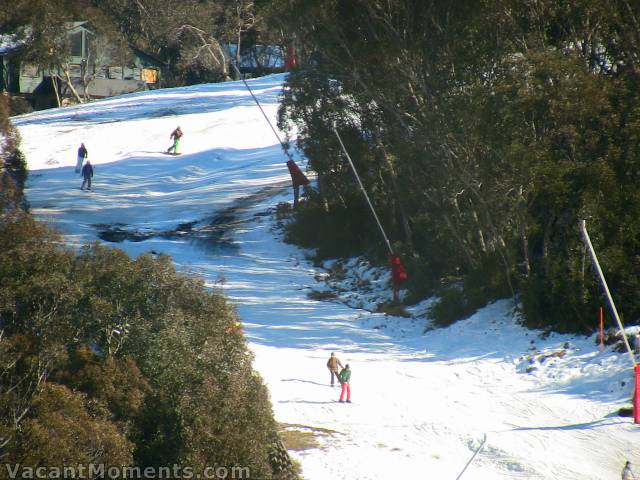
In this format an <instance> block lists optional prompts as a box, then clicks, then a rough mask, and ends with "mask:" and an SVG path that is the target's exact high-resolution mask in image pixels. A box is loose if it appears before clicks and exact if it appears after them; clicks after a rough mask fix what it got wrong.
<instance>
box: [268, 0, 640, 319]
mask: <svg viewBox="0 0 640 480" xmlns="http://www.w3.org/2000/svg"><path fill="white" fill-rule="evenodd" d="M272 8H273V9H274V12H275V13H274V17H273V20H272V21H273V22H275V23H276V24H279V25H284V26H285V27H286V28H287V29H289V30H290V31H291V32H295V34H296V37H297V38H298V39H300V42H301V43H302V44H303V45H302V47H301V48H300V51H301V54H302V58H301V62H300V64H301V66H300V68H299V69H298V70H297V71H296V72H295V73H292V74H291V75H290V76H289V77H288V80H287V86H286V89H285V92H284V95H283V104H282V108H281V111H280V126H281V127H282V128H284V129H289V130H291V131H292V132H293V131H294V130H295V131H296V133H297V135H298V146H299V148H300V149H301V150H302V151H303V153H304V154H305V155H306V156H307V157H308V158H309V159H310V168H311V169H313V170H314V171H315V172H317V174H318V181H317V185H318V188H317V192H316V194H314V195H311V196H310V198H309V201H308V202H307V205H305V206H304V208H303V209H301V210H300V211H299V212H296V217H297V218H298V219H299V220H298V221H299V225H298V226H295V225H294V226H292V227H291V231H292V232H294V233H295V232H297V231H298V230H302V231H307V230H308V227H305V225H312V224H313V223H314V222H315V223H316V224H321V225H322V226H323V228H322V229H321V230H320V232H321V233H319V234H317V235H316V236H315V237H314V236H313V235H311V234H309V233H307V234H306V235H303V236H301V235H297V234H294V235H291V239H292V240H297V241H302V242H303V243H304V244H305V245H306V246H316V247H320V248H321V249H322V250H323V254H324V255H331V254H337V255H340V254H345V253H347V254H351V253H352V252H353V251H359V252H374V257H377V258H381V251H382V248H383V243H382V242H381V241H380V240H379V238H380V237H379V235H378V233H377V232H376V231H375V228H372V226H371V225H372V220H371V218H370V216H369V213H368V212H366V211H365V210H364V209H363V208H362V196H361V194H360V192H359V191H358V189H357V186H356V184H355V182H354V179H353V176H352V174H351V172H350V171H349V168H348V165H347V163H346V162H345V160H344V159H343V158H342V154H341V153H340V149H339V146H338V144H337V141H336V138H335V135H334V134H333V132H332V131H331V127H332V125H333V124H335V126H336V128H337V129H338V131H339V132H340V135H341V136H342V138H343V140H344V141H345V144H346V145H347V148H348V150H349V152H350V154H351V157H352V158H353V160H354V163H355V165H356V168H357V169H358V172H359V173H360V175H361V177H362V180H363V182H364V184H365V187H366V188H367V191H368V194H369V196H370V197H371V199H372V202H373V204H374V206H375V208H376V210H377V212H378V214H379V216H380V217H381V219H382V221H383V224H384V225H385V227H386V229H387V233H388V234H389V236H390V237H391V238H392V242H393V243H394V245H396V248H397V249H398V250H399V251H402V252H404V253H405V258H406V262H407V263H408V267H409V270H410V273H411V274H412V275H411V276H413V277H416V276H417V278H419V279H420V280H421V281H420V282H419V283H420V285H417V284H415V283H414V284H410V285H409V286H410V287H411V288H412V289H416V288H421V289H422V293H425V291H426V290H430V291H432V292H433V291H434V289H435V288H437V287H438V285H441V284H442V283H444V284H448V283H451V282H458V281H460V280H462V281H463V283H464V285H465V286H464V288H463V289H462V290H461V291H460V292H461V293H460V294H461V295H462V296H463V297H464V300H461V301H464V303H465V304H467V305H482V304H483V303H485V302H486V301H489V300H491V299H494V298H498V297H500V296H504V295H511V296H514V297H518V298H521V299H522V306H523V311H524V317H525V321H526V322H527V323H529V324H530V325H535V326H546V327H549V328H554V329H558V330H568V331H584V330H586V329H588V328H590V327H589V325H590V323H591V321H590V319H591V318H592V316H593V312H596V311H597V306H598V303H599V302H600V301H601V298H600V297H601V296H600V290H599V286H598V284H597V282H596V280H595V277H594V275H593V272H591V271H590V269H589V267H588V259H587V258H586V257H585V254H584V250H583V247H582V242H581V239H580V236H579V231H578V221H579V220H580V219H583V218H586V219H587V220H588V227H589V230H590V231H591V234H592V237H593V238H594V243H595V246H596V249H597V250H598V252H599V254H600V256H601V262H602V264H603V267H604V269H605V272H606V274H607V276H608V279H609V283H610V286H611V287H612V288H613V289H614V291H615V292H616V297H617V299H618V300H619V307H620V308H621V310H623V311H625V312H626V313H627V318H630V319H633V320H632V321H635V319H637V318H638V317H639V316H640V303H638V301H637V293H636V292H637V289H636V283H637V278H638V274H639V273H640V271H639V268H640V265H639V264H638V262H637V261H636V258H637V242H638V239H639V237H638V234H637V231H636V230H637V225H638V221H637V218H638V215H637V209H638V193H637V188H636V185H637V179H636V177H637V174H638V172H637V165H638V138H639V136H638V127H639V125H640V124H639V123H638V122H637V115H638V102H639V100H640V96H639V95H638V92H639V91H640V90H639V89H638V88H637V87H638V81H639V78H640V77H639V73H640V70H639V63H638V58H640V56H639V48H640V40H639V39H638V36H637V28H636V25H637V22H638V19H639V18H640V7H639V6H638V5H637V4H636V3H633V2H627V1H624V0H623V1H620V2H614V3H613V4H612V3H611V2H605V1H588V2H586V1H583V0H571V1H568V2H560V3H558V2H555V1H553V0H544V1H542V2H535V5H533V4H532V3H531V2H516V1H512V0H504V1H500V2H480V3H477V2H467V1H455V2H439V1H436V0H428V1H422V0H421V1H417V0H416V1H408V2H407V1H395V0H392V1H384V2H383V1H377V0H372V1H364V0H362V1H360V0H358V1H355V2H344V1H341V0H314V1H306V0H305V1H304V2H303V1H297V0H293V1H287V2H273V3H272ZM293 12H295V14H294V13H293ZM347 217H348V218H349V219H350V221H349V223H348V226H347V227H345V221H344V219H345V218H347ZM345 230H346V235H344V236H343V238H341V240H340V241H339V242H336V243H337V244H338V245H333V246H332V245H331V242H330V241H329V240H328V239H327V238H325V237H327V236H328V235H330V234H333V235H336V232H342V231H345ZM327 232H330V233H327ZM307 238H308V239H310V240H313V239H314V238H315V240H316V244H315V245H311V244H309V243H308V242H306V241H305V240H306V239H307ZM483 284H484V285H485V286H482V285H483ZM425 285H426V289H425ZM412 296H413V298H416V297H417V296H418V295H417V294H415V293H414V294H412ZM443 301H444V300H443ZM445 303H446V301H445ZM463 310H464V311H465V312H466V309H463Z"/></svg>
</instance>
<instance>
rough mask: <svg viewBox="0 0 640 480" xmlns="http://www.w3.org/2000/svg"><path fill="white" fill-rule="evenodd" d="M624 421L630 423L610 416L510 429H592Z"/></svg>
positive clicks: (519, 430) (514, 430) (512, 430)
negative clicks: (580, 421) (561, 423)
mask: <svg viewBox="0 0 640 480" xmlns="http://www.w3.org/2000/svg"><path fill="white" fill-rule="evenodd" d="M622 423H629V422H628V421H626V422H625V421H624V420H618V421H612V420H611V418H610V417H605V418H601V419H598V420H594V421H592V422H584V423H574V424H570V425H557V426H548V427H516V428H512V429H511V430H508V431H510V432H526V431H530V430H540V431H544V430H591V429H594V428H599V427H608V426H611V425H619V424H622Z"/></svg>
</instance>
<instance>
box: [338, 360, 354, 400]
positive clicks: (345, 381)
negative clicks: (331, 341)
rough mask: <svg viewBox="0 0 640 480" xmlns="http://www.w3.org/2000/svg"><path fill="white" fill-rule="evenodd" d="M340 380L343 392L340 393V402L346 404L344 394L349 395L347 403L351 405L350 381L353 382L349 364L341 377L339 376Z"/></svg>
mask: <svg viewBox="0 0 640 480" xmlns="http://www.w3.org/2000/svg"><path fill="white" fill-rule="evenodd" d="M338 380H340V384H341V385H342V390H341V391H340V400H338V401H339V402H344V394H345V393H346V394H347V403H351V386H350V385H349V381H350V380H351V369H350V368H349V364H346V365H345V366H344V368H343V369H342V371H341V372H340V375H338Z"/></svg>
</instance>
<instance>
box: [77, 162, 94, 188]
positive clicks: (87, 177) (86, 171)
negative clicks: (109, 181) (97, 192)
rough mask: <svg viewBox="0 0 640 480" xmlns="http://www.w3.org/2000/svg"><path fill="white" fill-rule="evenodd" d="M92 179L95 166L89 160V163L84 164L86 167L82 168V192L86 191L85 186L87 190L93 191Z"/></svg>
mask: <svg viewBox="0 0 640 480" xmlns="http://www.w3.org/2000/svg"><path fill="white" fill-rule="evenodd" d="M91 177H93V166H92V165H91V162H89V160H87V163H85V164H84V167H82V178H83V180H82V186H81V187H80V190H84V186H85V185H86V186H87V190H91Z"/></svg>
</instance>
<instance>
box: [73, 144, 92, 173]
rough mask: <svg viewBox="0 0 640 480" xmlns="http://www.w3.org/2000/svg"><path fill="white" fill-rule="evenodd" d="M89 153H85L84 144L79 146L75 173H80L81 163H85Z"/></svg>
mask: <svg viewBox="0 0 640 480" xmlns="http://www.w3.org/2000/svg"><path fill="white" fill-rule="evenodd" d="M88 155H89V153H88V152H87V147H85V146H84V143H81V144H80V148H78V160H77V162H76V173H80V169H81V168H82V162H84V161H85V159H86V158H87V156H88Z"/></svg>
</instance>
